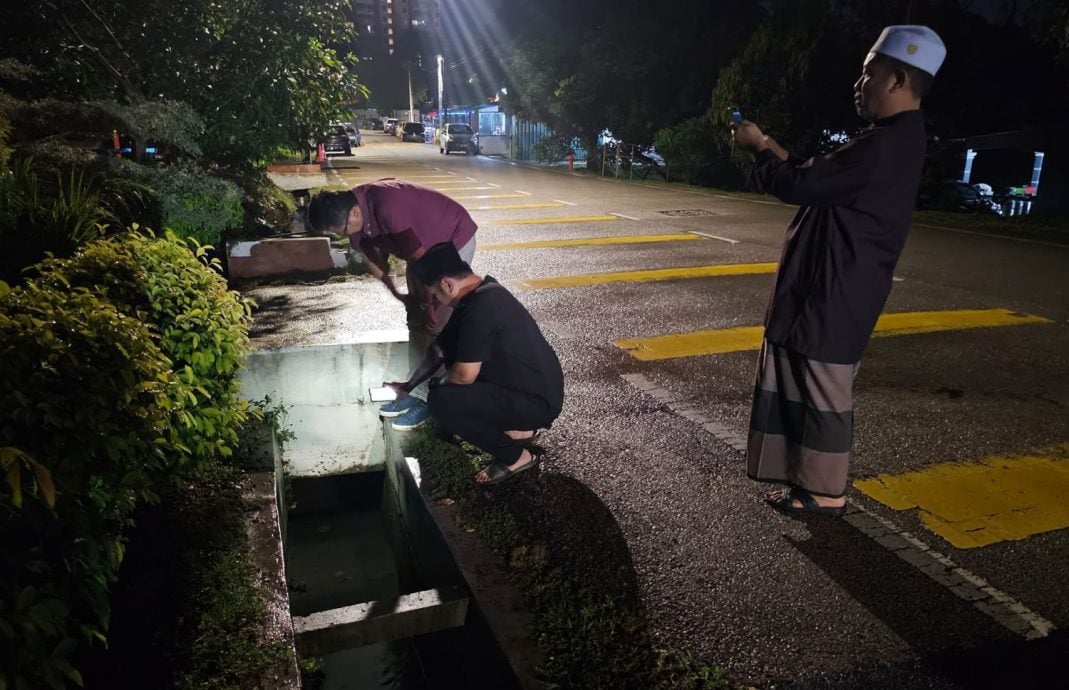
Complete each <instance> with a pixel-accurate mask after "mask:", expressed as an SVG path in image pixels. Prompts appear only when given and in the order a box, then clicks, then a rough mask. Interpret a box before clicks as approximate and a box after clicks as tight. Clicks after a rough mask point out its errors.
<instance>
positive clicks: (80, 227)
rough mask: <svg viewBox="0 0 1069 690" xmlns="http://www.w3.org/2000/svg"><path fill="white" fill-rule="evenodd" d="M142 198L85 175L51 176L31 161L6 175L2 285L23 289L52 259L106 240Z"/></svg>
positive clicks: (0, 231) (0, 238)
mask: <svg viewBox="0 0 1069 690" xmlns="http://www.w3.org/2000/svg"><path fill="white" fill-rule="evenodd" d="M141 192H142V188H140V187H139V186H137V185H131V184H129V183H127V182H124V181H122V180H115V179H111V178H107V177H105V176H103V175H100V174H94V173H90V172H86V171H85V170H81V169H70V170H67V171H65V172H54V173H48V172H45V171H43V170H40V169H38V168H37V167H36V166H35V164H34V161H33V160H32V159H30V158H23V159H20V160H17V161H15V163H14V164H13V165H12V166H11V169H10V170H0V248H2V251H0V280H3V281H5V282H8V283H12V284H14V283H18V282H20V281H22V280H23V276H22V270H23V269H24V268H26V267H28V266H31V265H33V264H34V263H36V262H38V261H40V260H41V259H43V258H44V257H45V255H46V254H47V253H51V254H54V255H56V256H69V255H70V254H72V253H73V252H74V251H75V250H76V249H77V248H78V247H79V246H80V245H82V244H84V243H85V242H89V241H91V240H94V239H96V238H97V237H100V236H101V235H102V234H103V233H104V231H105V230H106V228H107V227H108V226H109V224H112V223H114V222H115V221H116V220H118V219H119V218H120V215H129V209H130V206H131V204H132V203H133V202H134V201H135V200H136V199H137V198H138V197H140V195H141Z"/></svg>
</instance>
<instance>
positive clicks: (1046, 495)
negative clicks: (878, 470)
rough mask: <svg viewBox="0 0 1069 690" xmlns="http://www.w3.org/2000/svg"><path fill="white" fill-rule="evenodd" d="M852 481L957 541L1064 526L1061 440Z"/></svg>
mask: <svg viewBox="0 0 1069 690" xmlns="http://www.w3.org/2000/svg"><path fill="white" fill-rule="evenodd" d="M854 486H856V487H857V488H858V489H859V490H861V492H862V493H864V494H865V495H866V496H869V497H871V498H873V499H875V500H877V501H879V502H880V503H883V504H884V505H886V506H888V507H889V508H892V509H894V510H909V509H911V508H918V509H920V518H921V521H922V522H923V523H924V525H925V526H926V527H927V528H928V529H930V530H931V531H933V532H935V533H936V534H938V535H939V536H940V537H942V538H943V539H946V540H947V541H948V542H950V543H951V544H952V545H954V546H955V547H957V548H959V549H974V548H977V547H980V546H987V545H989V544H995V543H998V542H1001V541H1017V540H1021V539H1027V538H1028V537H1030V536H1032V535H1035V534H1041V533H1043V532H1052V531H1054V530H1057V529H1065V528H1066V527H1069V501H1066V500H1065V496H1066V495H1067V494H1069V444H1065V445H1061V446H1056V447H1054V448H1050V449H1046V450H1045V451H1039V452H1038V453H1036V454H1034V455H1022V456H1008V457H1002V456H992V457H987V458H983V459H981V460H979V461H977V462H969V463H956V462H951V463H944V464H939V465H933V466H931V467H927V468H925V469H923V470H918V471H915V472H906V473H904V474H899V475H890V474H881V475H879V476H877V477H873V478H872V479H859V480H857V481H855V482H854Z"/></svg>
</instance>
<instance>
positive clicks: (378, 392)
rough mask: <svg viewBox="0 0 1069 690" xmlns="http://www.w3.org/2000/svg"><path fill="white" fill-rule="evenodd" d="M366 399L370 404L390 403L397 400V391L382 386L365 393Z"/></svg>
mask: <svg viewBox="0 0 1069 690" xmlns="http://www.w3.org/2000/svg"><path fill="white" fill-rule="evenodd" d="M367 394H368V398H370V399H371V402H390V401H391V400H396V399H397V391H395V390H394V389H393V388H390V387H389V386H383V387H382V388H369V389H368V391H367Z"/></svg>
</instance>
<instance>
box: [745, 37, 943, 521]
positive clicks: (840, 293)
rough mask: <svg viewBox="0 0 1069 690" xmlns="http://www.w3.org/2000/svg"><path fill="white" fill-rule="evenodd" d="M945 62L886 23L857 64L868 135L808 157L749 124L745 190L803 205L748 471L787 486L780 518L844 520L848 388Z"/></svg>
mask: <svg viewBox="0 0 1069 690" xmlns="http://www.w3.org/2000/svg"><path fill="white" fill-rule="evenodd" d="M945 57H946V48H945V47H944V45H943V42H942V40H940V38H939V36H938V35H936V33H935V32H934V31H932V30H931V29H929V28H928V27H925V26H889V27H887V28H886V29H884V30H883V33H881V34H880V37H879V38H878V39H877V40H876V43H875V44H874V45H873V46H872V49H871V50H870V51H869V53H868V55H867V56H866V58H865V60H864V63H863V65H862V69H861V77H860V78H859V79H858V80H857V82H856V83H855V84H854V105H855V106H856V108H857V112H858V115H860V116H861V117H862V118H864V119H865V120H867V121H868V122H869V123H871V124H870V126H869V127H868V128H867V129H865V130H864V131H863V132H862V133H861V134H860V135H859V136H857V137H855V138H854V139H852V140H851V141H850V142H849V143H847V144H845V145H844V146H842V147H841V148H839V149H838V150H837V151H835V152H834V153H830V154H828V155H825V156H816V157H813V158H809V159H808V160H803V159H800V158H796V157H793V156H791V155H790V154H788V153H787V152H786V151H785V150H784V149H783V148H782V147H781V146H780V145H779V144H777V143H776V142H775V141H774V140H772V139H771V138H769V137H767V136H765V135H764V134H763V133H762V132H761V130H760V129H759V128H758V126H757V125H755V124H753V123H752V122H745V121H744V122H742V123H741V124H740V125H738V127H737V128H736V130H735V141H736V143H737V144H738V145H739V146H740V147H741V148H743V149H746V150H748V151H751V152H753V154H754V156H755V167H754V170H753V173H752V174H751V177H750V184H751V186H752V187H753V188H754V189H755V190H756V191H760V192H766V193H768V194H772V195H773V196H775V197H778V198H779V199H780V200H782V201H784V202H787V203H790V204H798V205H799V206H800V207H801V208H799V209H798V213H797V214H796V215H795V217H794V220H793V221H792V222H791V224H790V227H789V228H788V230H787V237H786V239H785V241H784V244H783V253H782V256H781V258H780V263H779V269H778V271H777V273H776V281H775V284H774V287H773V289H772V297H771V301H770V303H769V307H768V312H767V314H766V316H765V336H764V342H763V344H762V348H761V355H760V358H759V361H758V367H757V385H756V388H755V391H754V401H753V409H752V412H751V416H750V431H749V441H748V449H747V474H748V476H749V477H750V478H751V479H754V480H756V481H759V482H770V483H776V484H781V485H783V487H784V488H782V489H780V490H777V491H776V492H775V493H773V494H772V495H770V496H769V497H768V499H767V500H768V502H769V503H770V504H771V505H772V506H773V507H775V508H777V509H779V510H781V511H784V512H788V513H792V512H795V513H796V512H811V513H819V514H825V515H833V516H838V515H842V514H843V512H845V509H846V497H845V492H846V482H847V470H848V464H849V459H850V447H851V444H852V441H853V381H854V375H855V374H856V372H857V368H858V364H859V363H860V361H861V355H862V353H863V352H864V350H865V347H866V345H867V344H868V341H869V337H870V336H871V335H872V331H873V329H874V328H875V326H876V319H877V318H878V317H879V315H880V311H881V310H882V309H883V306H884V303H885V302H886V301H887V296H888V295H889V294H890V292H891V279H892V274H893V272H894V268H895V264H896V263H897V262H898V257H899V255H900V254H901V253H902V247H903V245H904V244H905V241H906V235H907V233H908V232H909V223H910V219H911V217H912V213H913V207H914V203H915V202H916V199H917V190H918V187H919V186H920V177H921V169H922V167H923V165H924V156H925V149H926V141H927V138H926V136H925V132H924V118H923V115H922V114H921V111H920V105H921V99H922V98H923V97H924V96H925V95H926V94H927V93H928V90H929V89H930V88H931V85H932V82H933V81H934V78H935V74H936V72H937V71H938V70H939V67H940V65H942V63H943V59H944V58H945Z"/></svg>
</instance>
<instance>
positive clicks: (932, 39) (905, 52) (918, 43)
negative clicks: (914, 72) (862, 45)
mask: <svg viewBox="0 0 1069 690" xmlns="http://www.w3.org/2000/svg"><path fill="white" fill-rule="evenodd" d="M869 52H870V53H879V54H881V55H886V56H888V57H893V58H895V59H896V60H901V61H902V62H904V63H906V64H907V65H912V66H913V67H916V68H917V69H919V70H923V71H925V72H927V73H928V74H930V75H932V76H933V77H934V76H935V73H936V72H938V71H939V67H940V65H942V64H943V59H944V58H945V57H946V56H947V48H946V46H945V45H943V39H941V38H939V34H937V33H935V32H934V31H932V30H931V29H929V28H928V27H927V26H915V25H909V24H900V25H898V26H888V27H886V28H885V29H884V30H883V33H881V34H880V37H879V38H877V39H876V42H875V43H874V44H872V48H871V49H870V50H869Z"/></svg>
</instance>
